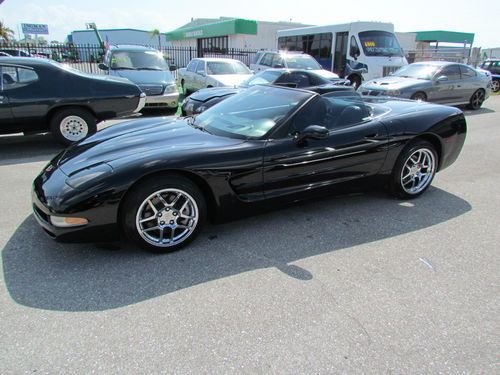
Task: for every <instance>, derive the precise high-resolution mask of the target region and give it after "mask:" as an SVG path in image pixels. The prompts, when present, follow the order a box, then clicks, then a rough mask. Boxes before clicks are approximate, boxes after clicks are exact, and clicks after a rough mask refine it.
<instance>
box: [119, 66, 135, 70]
mask: <svg viewBox="0 0 500 375" xmlns="http://www.w3.org/2000/svg"><path fill="white" fill-rule="evenodd" d="M113 70H137V69H136V68H129V67H126V66H119V67H117V68H113Z"/></svg>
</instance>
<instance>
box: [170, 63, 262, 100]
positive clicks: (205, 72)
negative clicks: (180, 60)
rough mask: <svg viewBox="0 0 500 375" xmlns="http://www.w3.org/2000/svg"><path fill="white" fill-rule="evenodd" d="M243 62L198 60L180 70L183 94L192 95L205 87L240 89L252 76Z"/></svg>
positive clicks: (179, 79)
mask: <svg viewBox="0 0 500 375" xmlns="http://www.w3.org/2000/svg"><path fill="white" fill-rule="evenodd" d="M252 74H253V73H252V71H251V70H250V69H248V68H247V66H246V65H245V64H243V63H242V62H241V61H238V60H233V59H224V58H215V57H212V58H196V59H193V60H191V61H190V62H189V64H188V66H187V67H186V68H182V69H179V77H178V81H179V83H180V85H181V87H182V90H183V92H184V93H185V94H186V93H191V92H194V91H197V90H200V89H203V88H205V87H238V86H239V85H240V83H242V82H243V81H245V80H247V79H248V78H250V76H252Z"/></svg>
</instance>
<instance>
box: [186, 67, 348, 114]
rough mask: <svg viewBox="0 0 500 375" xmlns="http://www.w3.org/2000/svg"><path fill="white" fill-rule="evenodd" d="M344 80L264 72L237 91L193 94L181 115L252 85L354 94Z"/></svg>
mask: <svg viewBox="0 0 500 375" xmlns="http://www.w3.org/2000/svg"><path fill="white" fill-rule="evenodd" d="M350 84H351V82H350V81H349V80H347V79H336V80H334V81H332V80H329V79H326V78H324V77H321V76H319V75H318V74H316V73H315V72H314V71H309V70H303V69H268V70H265V71H262V72H260V73H257V74H255V75H253V76H251V77H250V78H248V79H247V80H246V81H244V82H243V83H241V84H240V85H239V87H238V88H233V87H213V88H205V89H201V90H198V91H196V92H195V93H193V94H191V95H189V96H188V97H187V98H186V99H185V100H184V101H183V102H182V114H183V115H184V116H186V115H188V116H189V115H192V114H197V113H201V112H203V111H205V110H206V109H208V108H210V107H212V106H213V105H215V104H217V103H219V102H221V101H222V100H224V99H227V98H229V97H230V96H232V95H234V94H236V93H238V92H240V91H242V90H244V89H247V88H249V87H252V86H255V85H280V86H286V87H292V88H301V89H306V90H311V91H314V92H317V93H319V94H324V93H327V92H332V91H354V88H353V87H351V86H350Z"/></svg>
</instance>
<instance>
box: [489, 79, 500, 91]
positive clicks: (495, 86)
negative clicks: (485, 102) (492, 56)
mask: <svg viewBox="0 0 500 375" xmlns="http://www.w3.org/2000/svg"><path fill="white" fill-rule="evenodd" d="M498 90H500V80H498V79H494V80H493V81H491V91H493V92H498Z"/></svg>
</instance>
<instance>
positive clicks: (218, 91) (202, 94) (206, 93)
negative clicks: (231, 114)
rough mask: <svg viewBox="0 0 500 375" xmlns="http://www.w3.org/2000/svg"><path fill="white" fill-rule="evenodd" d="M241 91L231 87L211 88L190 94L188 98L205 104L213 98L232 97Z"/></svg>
mask: <svg viewBox="0 0 500 375" xmlns="http://www.w3.org/2000/svg"><path fill="white" fill-rule="evenodd" d="M241 90H242V89H237V88H232V87H211V88H208V89H201V90H198V91H196V92H195V93H193V94H191V95H190V96H189V97H190V98H191V99H193V100H197V101H200V102H206V101H207V100H210V99H213V98H220V97H222V96H227V95H233V94H236V93H238V92H240V91H241Z"/></svg>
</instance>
